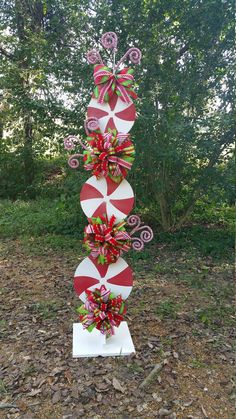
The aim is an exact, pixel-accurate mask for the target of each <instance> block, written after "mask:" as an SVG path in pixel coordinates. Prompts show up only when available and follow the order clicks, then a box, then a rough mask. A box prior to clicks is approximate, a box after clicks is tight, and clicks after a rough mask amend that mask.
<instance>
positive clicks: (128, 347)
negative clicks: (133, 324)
mask: <svg viewBox="0 0 236 419" xmlns="http://www.w3.org/2000/svg"><path fill="white" fill-rule="evenodd" d="M131 353H135V348H134V344H133V341H132V338H131V335H130V331H129V328H128V324H127V322H122V323H121V324H120V326H119V327H118V328H115V335H114V336H111V337H110V338H108V339H106V341H105V339H104V336H103V335H102V334H101V333H100V332H99V330H97V329H93V331H92V332H91V333H89V332H88V331H87V330H84V329H83V326H82V324H81V323H74V324H73V358H80V357H91V356H99V355H100V356H120V355H129V354H131Z"/></svg>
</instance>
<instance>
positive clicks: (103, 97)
mask: <svg viewBox="0 0 236 419" xmlns="http://www.w3.org/2000/svg"><path fill="white" fill-rule="evenodd" d="M93 76H94V83H95V85H96V87H95V89H94V96H95V98H96V99H98V103H107V102H109V100H110V99H111V97H112V96H113V95H114V94H116V95H117V96H119V97H120V98H121V99H122V100H123V102H126V103H130V102H131V99H130V96H131V97H132V98H133V99H137V95H136V93H135V92H134V90H133V88H132V85H133V82H134V77H133V69H132V68H123V69H122V70H119V71H115V72H114V73H113V72H112V70H111V69H110V68H108V67H106V66H105V65H103V64H98V65H95V66H94V74H93Z"/></svg>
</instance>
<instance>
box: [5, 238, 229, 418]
mask: <svg viewBox="0 0 236 419" xmlns="http://www.w3.org/2000/svg"><path fill="white" fill-rule="evenodd" d="M55 240H56V241H57V243H56V245H55V242H54V241H53V240H52V239H50V238H46V239H45V238H32V239H25V240H24V239H22V240H20V239H18V240H15V241H13V240H10V239H9V240H8V239H6V240H3V242H2V245H1V254H2V257H1V265H0V268H1V289H0V292H1V312H2V313H1V342H2V343H1V359H0V362H1V372H0V393H1V402H0V417H1V418H22V419H23V418H24V419H26V418H27V419H29V418H43V419H45V418H50V419H53V418H64V419H66V418H79V417H82V418H94V419H95V418H102V419H111V418H112V419H113V418H114V419H116V418H117V419H118V418H120V419H125V418H127V419H128V418H158V417H166V418H169V419H171V418H172V419H173V418H194V419H197V418H207V417H209V418H214V419H215V418H221V419H223V418H233V417H234V401H235V392H234V391H235V386H234V383H235V382H234V381H233V346H232V345H233V343H232V330H233V322H234V320H235V317H234V314H233V304H232V301H231V299H232V298H233V285H232V268H231V266H230V263H229V260H228V259H227V258H225V257H224V258H223V259H222V258H214V257H210V256H205V257H202V256H201V254H200V253H199V252H198V251H197V250H196V249H194V248H193V247H192V246H191V243H190V245H189V246H187V248H186V249H182V250H181V249H178V250H173V249H172V250H171V248H170V246H169V245H168V244H163V245H157V244H155V243H154V244H153V245H150V246H149V248H148V250H146V251H145V252H144V253H143V254H134V255H131V256H128V257H125V258H126V260H128V261H129V263H130V265H131V266H132V267H133V269H134V270H135V276H136V279H135V283H134V288H133V292H132V294H131V296H130V298H129V300H128V315H127V320H128V324H129V328H130V330H131V333H132V337H133V340H134V344H135V347H136V354H135V355H132V356H129V357H117V358H116V357H114V358H105V359H103V358H100V357H99V358H91V359H87V358H83V359H72V356H71V346H72V324H73V322H76V321H77V315H76V313H75V307H76V306H77V305H78V303H79V301H78V299H77V298H76V296H75V294H74V292H73V287H72V276H73V272H74V269H75V267H76V266H77V264H78V262H79V260H82V258H83V257H84V253H83V252H82V251H81V250H80V255H81V256H80V257H79V258H78V250H76V248H77V246H79V245H78V243H79V241H78V243H77V244H76V246H74V248H72V249H70V248H69V246H66V250H65V251H63V250H62V249H60V247H63V246H62V245H61V244H62V243H63V238H60V237H59V238H58V237H57V239H55ZM69 241H70V240H69ZM58 242H60V246H57V244H58ZM72 247H73V246H72ZM58 249H59V250H58ZM82 253H83V256H82ZM162 362H163V364H162V365H163V367H162V369H161V370H160V371H159V373H157V374H156V375H155V376H154V377H153V380H152V381H151V382H148V384H147V385H146V386H144V387H143V388H140V385H141V384H142V383H143V381H144V380H145V378H146V377H147V376H148V375H149V374H150V372H151V371H152V369H153V368H154V367H155V365H156V364H159V363H162Z"/></svg>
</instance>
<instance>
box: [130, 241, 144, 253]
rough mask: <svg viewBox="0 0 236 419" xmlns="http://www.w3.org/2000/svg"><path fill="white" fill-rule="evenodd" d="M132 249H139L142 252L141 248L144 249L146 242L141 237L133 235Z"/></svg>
mask: <svg viewBox="0 0 236 419" xmlns="http://www.w3.org/2000/svg"><path fill="white" fill-rule="evenodd" d="M131 240H132V245H131V246H132V249H134V250H137V251H138V252H140V250H143V248H144V243H143V242H142V240H141V239H139V238H138V237H132V238H131Z"/></svg>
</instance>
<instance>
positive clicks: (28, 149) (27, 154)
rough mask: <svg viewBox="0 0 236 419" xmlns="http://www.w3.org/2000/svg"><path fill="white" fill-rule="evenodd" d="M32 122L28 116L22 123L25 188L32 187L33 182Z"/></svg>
mask: <svg viewBox="0 0 236 419" xmlns="http://www.w3.org/2000/svg"><path fill="white" fill-rule="evenodd" d="M32 146H33V121H32V119H31V117H30V116H29V115H27V116H26V117H25V121H24V148H23V162H24V178H25V187H26V188H27V187H28V186H30V185H32V183H33V181H34V159H33V148H32Z"/></svg>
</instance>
